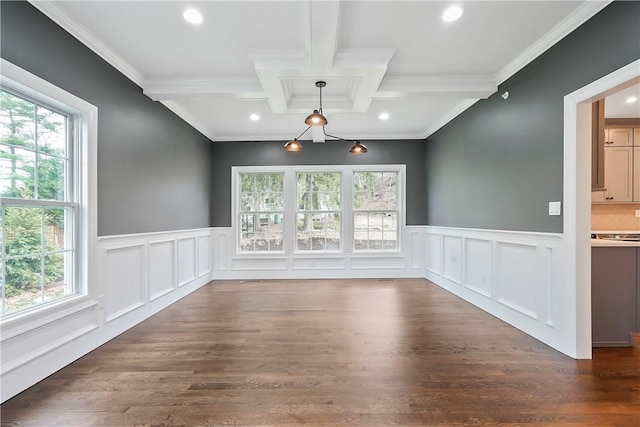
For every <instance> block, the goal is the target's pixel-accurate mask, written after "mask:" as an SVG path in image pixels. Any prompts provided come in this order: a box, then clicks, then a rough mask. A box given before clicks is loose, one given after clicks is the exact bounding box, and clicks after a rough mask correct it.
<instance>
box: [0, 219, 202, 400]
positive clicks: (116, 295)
mask: <svg viewBox="0 0 640 427" xmlns="http://www.w3.org/2000/svg"><path fill="white" fill-rule="evenodd" d="M211 233H212V230H211V229H208V228H207V229H197V230H184V231H170V232H160V233H144V234H134V235H123V236H109V237H101V238H98V239H97V242H96V243H95V246H94V247H93V248H92V252H93V253H94V254H96V257H95V258H96V259H95V261H94V264H92V265H91V266H90V268H89V274H88V276H89V278H90V283H87V284H85V285H86V287H87V289H88V293H87V294H86V295H80V296H76V297H71V298H68V299H65V300H62V301H60V302H58V303H55V304H50V305H44V306H42V307H39V308H38V309H37V310H35V311H33V312H30V313H28V314H23V315H20V316H13V317H10V318H7V319H3V321H2V324H1V327H2V336H1V338H0V346H1V347H0V351H1V352H2V377H1V384H2V385H1V393H2V394H1V396H0V397H1V398H2V401H5V400H7V399H9V398H11V397H12V396H14V395H16V394H17V393H19V392H21V391H23V390H25V389H26V388H28V387H30V386H32V385H33V384H35V383H36V382H38V381H40V380H42V379H44V378H46V377H47V376H49V375H51V374H52V373H54V372H56V371H57V370H59V369H61V368H63V367H64V366H66V365H67V364H69V363H71V362H73V361H74V360H76V359H78V358H79V357H82V356H83V355H85V354H86V353H88V352H89V351H91V350H93V349H95V348H97V347H99V346H100V345H102V344H104V343H105V342H107V341H109V340H110V339H112V338H113V337H115V336H117V335H119V334H121V333H122V332H124V331H126V330H127V329H129V328H131V327H132V326H135V325H136V324H138V323H140V322H141V321H143V320H144V319H146V318H148V317H149V316H152V315H153V314H155V313H157V312H158V311H160V310H162V309H163V308H165V307H167V306H169V305H171V304H173V303H174V302H176V301H177V300H179V299H180V298H182V297H184V296H186V295H188V294H189V293H191V292H193V291H194V290H196V289H198V288H199V287H201V286H203V285H205V284H206V283H208V282H210V281H211V279H212V278H213V277H212V274H213V272H212V264H213V259H212V251H211V249H212V241H213V239H212V234H211ZM178 284H180V285H181V286H178Z"/></svg>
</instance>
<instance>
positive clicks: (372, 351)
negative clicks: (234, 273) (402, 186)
mask: <svg viewBox="0 0 640 427" xmlns="http://www.w3.org/2000/svg"><path fill="white" fill-rule="evenodd" d="M0 409H1V410H2V415H1V418H2V425H7V426H8V425H20V426H39V427H41V426H129V425H148V426H158V425H172V426H216V425H240V426H244V425H252V426H253V425H260V426H266V425H302V424H308V425H321V426H324V425H326V426H333V425H340V426H383V425H416V426H494V425H505V426H506V425H513V426H524V425H539V426H560V425H561V426H574V427H577V426H581V427H582V426H599V427H601V426H625V427H626V426H629V427H637V426H640V348H637V347H634V348H627V349H596V350H595V353H594V359H593V360H591V361H576V360H573V359H571V358H569V357H567V356H564V355H562V354H560V353H558V352H557V351H555V350H553V349H551V348H549V347H548V346H546V345H544V344H542V343H540V342H539V341H537V340H535V339H533V338H531V337H529V336H527V335H525V334H524V333H522V332H519V331H518V330H516V329H514V328H512V327H510V326H508V325H507V324H505V323H503V322H501V321H500V320H497V319H496V318H494V317H492V316H491V315H489V314H486V313H484V312H482V311H481V310H479V309H477V308H475V307H473V306H471V305H470V304H468V303H466V302H464V301H462V300H460V299H458V298H456V297H454V296H452V295H451V294H449V293H448V292H446V291H444V290H442V289H440V288H438V287H437V286H435V285H433V284H431V283H429V282H427V281H425V280H419V279H416V280H405V279H403V280H309V281H263V282H213V283H210V284H208V285H207V286H205V287H203V288H201V289H200V290H198V291H196V292H194V293H193V294H191V295H189V296H188V297H186V298H184V299H183V300H181V301H179V302H178V303H176V304H174V305H173V306H171V307H169V308H168V309H166V310H164V311H162V312H161V313H159V314H157V315H156V316H154V317H152V318H150V319H148V320H147V321H145V322H143V323H141V324H140V325H138V326H136V327H134V328H133V329H131V330H129V331H127V332H126V333H124V334H122V335H120V336H119V337H117V338H115V339H114V340H112V341H110V342H109V343H107V344H105V345H103V346H102V347H100V348H99V349H97V350H95V351H93V352H91V353H90V354H88V355H87V356H85V357H83V358H81V359H79V360H78V361H76V362H74V363H73V364H71V365H69V366H68V367H66V368H64V369H63V370H61V371H59V372H57V373H56V374H54V375H52V376H51V377H49V378H47V379H46V380H44V381H42V382H40V383H39V384H37V385H35V386H34V387H32V388H30V389H29V390H27V391H25V392H23V393H21V394H19V395H18V396H16V397H14V398H13V399H11V400H9V401H7V402H5V403H4V404H3V405H2V407H1V408H0Z"/></svg>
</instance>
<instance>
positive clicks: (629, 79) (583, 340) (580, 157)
mask: <svg viewBox="0 0 640 427" xmlns="http://www.w3.org/2000/svg"><path fill="white" fill-rule="evenodd" d="M638 82H640V60H636V61H634V62H632V63H630V64H628V65H626V66H624V67H622V68H620V69H618V70H616V71H614V72H612V73H610V74H608V75H606V76H604V77H602V78H600V79H598V80H596V81H594V82H592V83H590V84H588V85H586V86H583V87H582V88H580V89H578V90H576V91H574V92H572V93H570V94H568V95H566V96H565V97H564V153H563V157H564V160H563V165H564V177H563V199H564V215H563V234H564V241H565V244H566V248H565V250H566V251H565V254H566V266H567V267H566V271H565V280H566V283H567V284H568V285H569V290H570V292H572V293H573V295H571V296H570V299H569V301H575V306H574V307H571V309H572V310H571V311H574V313H572V314H575V316H572V320H574V319H575V325H573V326H574V327H573V329H574V330H575V355H574V357H576V358H578V359H590V358H591V103H592V102H593V101H596V100H598V99H600V98H602V97H605V96H607V95H609V94H611V93H614V92H617V91H618V90H621V89H623V88H625V87H628V86H631V85H633V84H636V83H638Z"/></svg>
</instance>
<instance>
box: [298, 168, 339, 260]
mask: <svg viewBox="0 0 640 427" xmlns="http://www.w3.org/2000/svg"><path fill="white" fill-rule="evenodd" d="M297 175H298V176H297V180H296V188H297V210H296V220H297V235H296V249H297V250H298V251H331V250H340V241H341V239H340V236H341V223H340V215H341V211H340V173H338V172H313V173H306V172H302V173H298V174H297Z"/></svg>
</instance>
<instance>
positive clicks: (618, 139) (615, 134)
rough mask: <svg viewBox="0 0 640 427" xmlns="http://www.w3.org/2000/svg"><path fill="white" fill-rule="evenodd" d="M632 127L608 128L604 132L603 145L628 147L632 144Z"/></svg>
mask: <svg viewBox="0 0 640 427" xmlns="http://www.w3.org/2000/svg"><path fill="white" fill-rule="evenodd" d="M633 134H634V129H633V128H608V129H605V132H604V146H605V147H630V146H632V145H633Z"/></svg>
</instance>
